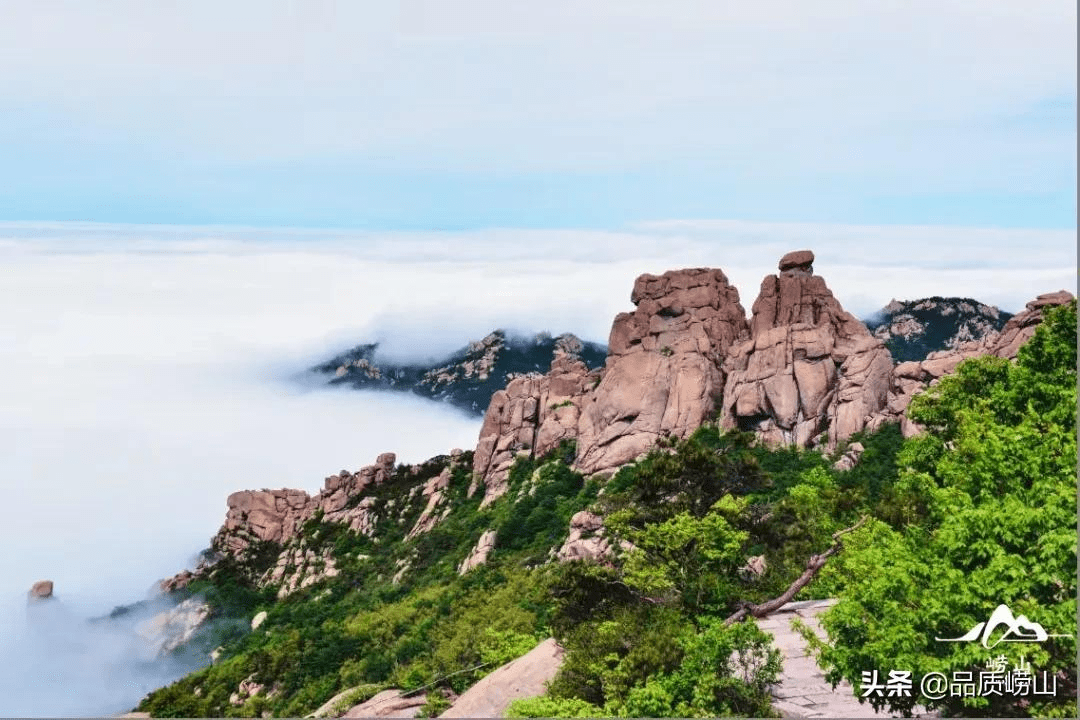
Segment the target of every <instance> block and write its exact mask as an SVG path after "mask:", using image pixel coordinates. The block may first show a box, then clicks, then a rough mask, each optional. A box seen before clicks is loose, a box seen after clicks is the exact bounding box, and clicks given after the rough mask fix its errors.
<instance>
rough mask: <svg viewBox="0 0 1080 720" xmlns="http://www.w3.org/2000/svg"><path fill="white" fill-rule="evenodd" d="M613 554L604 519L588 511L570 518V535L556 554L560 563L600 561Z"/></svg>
mask: <svg viewBox="0 0 1080 720" xmlns="http://www.w3.org/2000/svg"><path fill="white" fill-rule="evenodd" d="M610 553H611V543H610V542H609V541H608V539H607V538H606V537H604V519H603V518H602V517H600V516H599V515H596V514H595V513H591V512H589V511H587V510H582V511H581V512H578V513H575V514H574V516H573V517H572V518H570V534H569V535H567V537H566V541H565V542H563V544H562V547H561V548H559V551H558V552H557V553H556V554H555V559H556V560H558V561H559V562H569V561H570V560H599V559H600V558H603V557H607V556H608V555H609V554H610Z"/></svg>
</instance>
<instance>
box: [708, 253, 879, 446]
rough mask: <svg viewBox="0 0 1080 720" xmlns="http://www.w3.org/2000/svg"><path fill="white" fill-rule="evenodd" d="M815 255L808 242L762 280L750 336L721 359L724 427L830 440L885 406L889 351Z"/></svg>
mask: <svg viewBox="0 0 1080 720" xmlns="http://www.w3.org/2000/svg"><path fill="white" fill-rule="evenodd" d="M813 260H814V255H813V253H811V252H810V251H808V250H804V251H799V252H796V253H789V254H787V255H785V256H784V257H783V258H782V259H781V260H780V268H781V272H780V274H779V275H769V276H767V277H766V278H765V279H764V280H763V281H762V283H761V291H760V293H759V295H758V298H757V300H756V301H755V302H754V305H753V317H752V319H751V321H750V336H749V338H748V339H746V340H744V341H740V342H738V343H736V345H735V346H734V347H732V348H731V351H730V352H729V354H728V357H727V359H726V360H725V362H724V370H725V371H726V373H727V382H726V384H725V386H724V396H723V411H722V414H721V424H722V426H723V427H725V428H739V429H741V430H747V431H753V432H755V433H757V434H758V436H759V437H761V438H762V439H763V440H765V441H766V442H770V443H773V444H784V445H798V446H801V447H809V446H811V445H814V444H818V443H821V441H822V440H824V443H823V444H825V445H826V446H828V447H829V448H832V447H835V446H836V443H837V442H838V441H839V440H842V439H844V438H847V437H850V436H851V435H852V434H854V433H856V432H858V431H859V430H862V429H863V428H864V427H865V426H866V424H867V423H868V422H870V421H871V420H872V418H873V417H874V415H875V414H876V413H879V412H880V411H881V410H882V409H883V408H884V407H885V403H886V400H887V397H888V391H889V380H890V374H891V371H892V358H891V356H890V355H889V351H888V350H887V349H886V348H885V346H884V344H883V343H882V342H881V341H880V340H878V339H877V338H874V337H873V336H872V335H871V334H870V331H869V330H867V328H866V326H865V325H863V324H862V323H861V322H860V321H859V320H857V319H856V318H855V317H854V316H852V315H851V314H850V313H848V312H846V311H844V309H843V308H842V307H841V306H840V303H839V302H838V301H837V300H836V298H835V297H833V294H832V293H831V292H830V291H829V288H828V287H827V286H826V285H825V281H824V280H823V279H822V278H820V277H818V276H816V275H814V274H813ZM823 435H824V438H823V437H822V436H823Z"/></svg>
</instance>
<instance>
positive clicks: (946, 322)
mask: <svg viewBox="0 0 1080 720" xmlns="http://www.w3.org/2000/svg"><path fill="white" fill-rule="evenodd" d="M1011 317H1012V314H1011V313H1007V312H1004V311H1002V310H999V309H998V308H996V307H994V306H992V305H984V304H983V303H980V302H978V301H977V300H972V299H971V298H961V297H947V298H946V297H939V296H934V297H929V298H921V299H919V300H906V301H900V300H893V301H892V302H890V303H889V304H888V305H886V306H885V307H884V308H883V309H882V310H881V312H880V313H878V314H877V315H876V316H875V317H872V318H870V319H868V320H866V321H865V322H866V326H867V327H868V328H869V329H870V331H871V332H872V333H873V334H874V337H876V338H879V339H880V340H883V341H884V342H885V347H887V348H889V351H890V352H891V353H892V356H893V359H894V360H895V361H896V362H907V361H909V360H924V359H926V356H927V355H929V354H930V353H932V352H936V351H938V350H951V349H953V348H955V347H956V346H957V345H959V344H961V343H965V342H971V341H972V340H981V339H983V338H984V337H986V336H988V335H990V334H991V333H995V332H999V331H1000V330H1001V329H1002V328H1003V327H1005V323H1006V322H1008V320H1009V318H1011Z"/></svg>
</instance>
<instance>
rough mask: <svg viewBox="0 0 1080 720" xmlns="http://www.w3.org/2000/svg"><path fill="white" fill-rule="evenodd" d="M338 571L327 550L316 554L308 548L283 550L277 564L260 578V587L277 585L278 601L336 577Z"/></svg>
mask: <svg viewBox="0 0 1080 720" xmlns="http://www.w3.org/2000/svg"><path fill="white" fill-rule="evenodd" d="M338 574H339V570H338V569H337V566H336V564H335V563H334V558H333V556H332V555H331V554H330V551H329V549H326V550H324V551H323V552H322V553H320V554H316V553H315V552H314V551H313V550H311V549H309V548H303V547H298V548H293V549H289V548H287V549H285V550H284V551H283V552H282V553H281V554H280V555H278V559H277V562H276V563H275V564H274V566H273V567H272V568H270V570H268V571H267V572H266V574H265V575H263V577H262V578H260V581H259V584H260V585H264V586H266V585H278V586H279V587H278V593H277V596H278V599H279V600H280V599H282V598H285V597H288V596H289V595H291V594H292V593H294V592H296V591H297V590H301V589H303V588H306V587H309V586H311V585H314V584H315V583H317V582H319V581H321V580H326V579H328V578H333V577H337V576H338Z"/></svg>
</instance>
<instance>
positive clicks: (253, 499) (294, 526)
mask: <svg viewBox="0 0 1080 720" xmlns="http://www.w3.org/2000/svg"><path fill="white" fill-rule="evenodd" d="M227 504H228V507H229V509H228V511H227V512H226V514H225V524H224V525H223V526H222V528H221V530H220V531H219V532H218V535H217V536H216V537H215V538H214V542H213V545H214V548H215V549H217V550H220V551H223V552H227V553H229V554H232V555H239V554H241V553H243V552H244V551H245V550H247V549H248V547H250V546H251V545H252V544H253V543H255V542H275V543H280V542H283V541H285V540H288V539H289V538H292V537H293V536H295V535H296V532H297V530H298V529H299V528H300V526H301V525H302V524H303V522H304V520H305V519H307V517H308V515H309V513H310V511H311V496H310V495H308V494H307V493H306V492H304V491H303V490H242V491H240V492H235V493H233V494H232V495H229V498H228V500H227Z"/></svg>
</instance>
